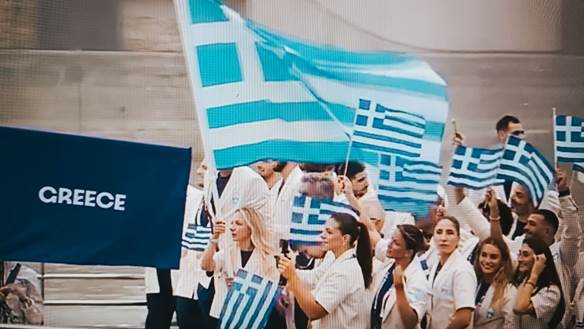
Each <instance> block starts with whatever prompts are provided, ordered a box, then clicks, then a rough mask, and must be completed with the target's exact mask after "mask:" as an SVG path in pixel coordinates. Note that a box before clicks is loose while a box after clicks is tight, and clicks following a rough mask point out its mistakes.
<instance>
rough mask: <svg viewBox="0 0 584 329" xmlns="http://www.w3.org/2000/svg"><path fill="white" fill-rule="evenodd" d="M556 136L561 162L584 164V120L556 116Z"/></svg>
mask: <svg viewBox="0 0 584 329" xmlns="http://www.w3.org/2000/svg"><path fill="white" fill-rule="evenodd" d="M555 134H556V156H557V157H558V161H559V162H584V119H581V118H578V117H574V116H568V115H558V116H556V131H555Z"/></svg>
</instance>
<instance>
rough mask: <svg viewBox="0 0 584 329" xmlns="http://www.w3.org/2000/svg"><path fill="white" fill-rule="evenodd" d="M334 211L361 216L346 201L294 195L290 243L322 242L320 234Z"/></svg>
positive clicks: (310, 243)
mask: <svg viewBox="0 0 584 329" xmlns="http://www.w3.org/2000/svg"><path fill="white" fill-rule="evenodd" d="M333 213H345V214H349V215H351V216H353V217H355V218H359V215H357V212H356V211H355V210H354V209H353V208H352V207H351V206H349V205H348V204H345V203H341V202H334V201H330V200H318V199H313V198H311V197H308V196H296V197H294V203H293V205H292V221H291V223H290V244H291V245H299V244H305V245H306V244H308V245H315V244H320V243H321V242H322V240H321V238H320V234H321V233H322V231H323V229H324V226H325V224H326V222H327V220H329V218H330V216H331V214H333Z"/></svg>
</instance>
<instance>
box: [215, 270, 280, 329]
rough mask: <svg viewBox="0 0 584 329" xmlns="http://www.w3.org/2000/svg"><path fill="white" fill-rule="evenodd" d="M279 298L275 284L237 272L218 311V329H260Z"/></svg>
mask: <svg viewBox="0 0 584 329" xmlns="http://www.w3.org/2000/svg"><path fill="white" fill-rule="evenodd" d="M279 294H280V287H279V286H278V283H277V282H272V281H270V280H267V279H265V278H262V277H261V276H259V275H256V274H253V273H249V272H247V271H245V270H243V269H240V270H239V271H238V272H237V275H236V276H235V279H234V280H233V285H232V286H231V288H230V289H229V292H228V293H227V297H226V298H225V303H224V304H223V308H222V309H221V315H220V316H219V319H221V320H220V321H221V323H220V325H219V328H220V329H239V328H246V329H262V328H264V327H265V326H266V323H267V321H268V319H269V317H270V313H271V312H272V309H273V308H274V304H275V303H276V296H278V295H279Z"/></svg>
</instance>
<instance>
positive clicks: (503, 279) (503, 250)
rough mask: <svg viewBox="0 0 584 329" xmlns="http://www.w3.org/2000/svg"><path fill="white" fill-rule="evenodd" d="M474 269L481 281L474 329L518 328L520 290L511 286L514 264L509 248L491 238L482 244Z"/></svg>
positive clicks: (476, 301) (478, 250)
mask: <svg viewBox="0 0 584 329" xmlns="http://www.w3.org/2000/svg"><path fill="white" fill-rule="evenodd" d="M474 268H475V272H476V274H477V280H478V288H477V293H476V296H475V303H476V308H475V312H474V328H482V329H491V328H492V329H498V328H503V329H511V328H515V327H516V316H515V314H514V313H513V303H514V302H515V296H516V294H517V289H516V288H515V286H514V285H513V284H512V283H511V278H512V276H513V263H512V262H511V254H510V253H509V247H507V244H506V243H505V242H504V241H503V240H502V239H496V238H491V237H489V238H487V239H485V240H483V241H481V242H480V243H479V247H478V249H477V255H476V257H475V263H474Z"/></svg>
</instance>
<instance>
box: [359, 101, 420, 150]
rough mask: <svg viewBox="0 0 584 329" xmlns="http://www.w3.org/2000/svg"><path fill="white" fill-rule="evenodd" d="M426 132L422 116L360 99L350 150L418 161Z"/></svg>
mask: <svg viewBox="0 0 584 329" xmlns="http://www.w3.org/2000/svg"><path fill="white" fill-rule="evenodd" d="M425 131H426V120H425V119H424V117H423V116H421V115H418V114H414V113H408V112H404V111H399V110H393V109H390V108H386V107H384V106H382V105H380V104H374V103H372V102H371V101H370V100H365V99H360V100H359V107H358V108H357V117H356V118H355V126H354V130H353V136H352V139H353V146H355V147H358V148H363V149H369V150H374V151H378V152H381V153H386V154H395V155H399V156H402V157H408V158H419V157H420V154H421V152H422V140H423V138H424V133H425Z"/></svg>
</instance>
